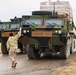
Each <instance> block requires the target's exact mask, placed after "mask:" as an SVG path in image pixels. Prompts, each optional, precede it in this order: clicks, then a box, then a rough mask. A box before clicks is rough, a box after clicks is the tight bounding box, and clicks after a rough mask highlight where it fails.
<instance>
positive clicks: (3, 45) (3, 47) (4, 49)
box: [1, 43, 8, 54]
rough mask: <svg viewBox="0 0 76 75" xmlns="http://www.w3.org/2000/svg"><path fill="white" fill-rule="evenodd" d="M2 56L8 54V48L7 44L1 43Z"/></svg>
mask: <svg viewBox="0 0 76 75" xmlns="http://www.w3.org/2000/svg"><path fill="white" fill-rule="evenodd" d="M1 50H2V54H8V51H7V47H6V44H5V43H1Z"/></svg>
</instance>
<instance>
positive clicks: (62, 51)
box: [60, 40, 70, 59]
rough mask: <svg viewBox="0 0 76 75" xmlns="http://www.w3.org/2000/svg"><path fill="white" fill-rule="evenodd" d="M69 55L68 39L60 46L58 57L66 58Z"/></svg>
mask: <svg viewBox="0 0 76 75" xmlns="http://www.w3.org/2000/svg"><path fill="white" fill-rule="evenodd" d="M69 56H70V41H69V40H68V41H67V44H66V45H65V46H61V48H60V58H62V59H67V58H68V57H69Z"/></svg>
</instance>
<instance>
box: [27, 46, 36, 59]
mask: <svg viewBox="0 0 76 75" xmlns="http://www.w3.org/2000/svg"><path fill="white" fill-rule="evenodd" d="M26 50H27V55H28V58H29V59H34V58H35V55H34V51H33V48H32V47H31V46H30V45H27V46H26Z"/></svg>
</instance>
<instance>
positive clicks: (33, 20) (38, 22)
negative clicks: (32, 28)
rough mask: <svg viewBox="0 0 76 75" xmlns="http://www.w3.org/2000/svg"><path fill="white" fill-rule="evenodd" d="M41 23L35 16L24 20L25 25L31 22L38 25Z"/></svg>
mask: <svg viewBox="0 0 76 75" xmlns="http://www.w3.org/2000/svg"><path fill="white" fill-rule="evenodd" d="M41 23H42V20H41V19H36V18H34V19H27V20H26V21H25V25H27V24H29V25H31V24H36V25H40V24H41Z"/></svg>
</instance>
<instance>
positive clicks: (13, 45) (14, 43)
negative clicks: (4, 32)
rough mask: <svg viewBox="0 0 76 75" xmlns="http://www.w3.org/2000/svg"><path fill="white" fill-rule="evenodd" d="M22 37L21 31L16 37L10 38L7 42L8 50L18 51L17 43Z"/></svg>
mask: <svg viewBox="0 0 76 75" xmlns="http://www.w3.org/2000/svg"><path fill="white" fill-rule="evenodd" d="M20 36H21V31H19V32H18V34H17V35H15V36H10V37H9V38H8V40H7V44H6V45H7V50H16V49H17V48H18V47H17V41H18V39H19V37H20Z"/></svg>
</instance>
